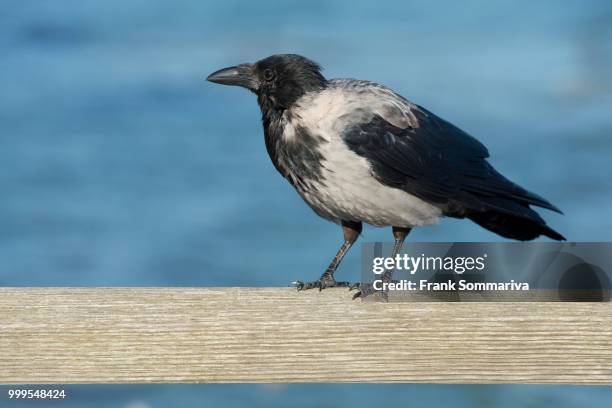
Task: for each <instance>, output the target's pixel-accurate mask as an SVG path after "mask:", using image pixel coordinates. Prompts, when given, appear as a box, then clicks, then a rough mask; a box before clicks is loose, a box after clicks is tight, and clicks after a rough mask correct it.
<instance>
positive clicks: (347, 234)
mask: <svg viewBox="0 0 612 408" xmlns="http://www.w3.org/2000/svg"><path fill="white" fill-rule="evenodd" d="M361 229H362V225H361V222H356V221H342V232H343V234H344V243H343V244H342V246H341V247H340V249H339V250H338V253H336V256H335V257H334V259H333V260H332V261H331V263H330V264H329V266H328V267H327V269H326V270H325V272H323V275H321V277H320V278H319V280H316V281H313V282H306V283H304V282H301V281H296V282H293V285H294V286H295V287H296V288H297V289H298V290H306V289H312V288H319V290H323V289H325V288H331V287H334V286H344V287H348V286H349V285H350V284H349V282H336V280H335V279H334V272H336V269H337V268H338V265H340V262H342V258H344V255H346V253H347V252H348V250H349V249H350V248H351V247H352V246H353V244H354V243H355V241H357V238H358V237H359V234H360V233H361Z"/></svg>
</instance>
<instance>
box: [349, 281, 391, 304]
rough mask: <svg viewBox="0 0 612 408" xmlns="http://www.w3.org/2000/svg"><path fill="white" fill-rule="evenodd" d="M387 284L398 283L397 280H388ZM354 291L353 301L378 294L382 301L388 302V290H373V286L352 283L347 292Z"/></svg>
mask: <svg viewBox="0 0 612 408" xmlns="http://www.w3.org/2000/svg"><path fill="white" fill-rule="evenodd" d="M385 281H387V280H385ZM387 282H392V283H399V281H398V280H390V281H387ZM354 289H357V292H355V293H354V294H353V300H355V299H357V298H362V299H363V298H365V297H366V296H370V295H372V294H375V293H379V294H380V297H381V298H382V300H384V301H385V302H388V301H389V290H376V289H374V286H373V285H372V284H371V283H367V284H363V283H359V282H358V283H353V284H352V285H351V286H349V291H353V290H354Z"/></svg>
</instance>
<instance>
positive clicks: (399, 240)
mask: <svg viewBox="0 0 612 408" xmlns="http://www.w3.org/2000/svg"><path fill="white" fill-rule="evenodd" d="M409 233H410V228H404V227H393V238H394V239H395V244H393V252H392V253H391V258H394V259H395V257H396V256H397V255H398V254H399V253H400V251H401V250H402V246H403V245H404V240H406V236H407V235H408V234H409ZM393 272H395V269H392V270H388V271H385V273H383V276H382V280H383V282H391V279H392V278H393Z"/></svg>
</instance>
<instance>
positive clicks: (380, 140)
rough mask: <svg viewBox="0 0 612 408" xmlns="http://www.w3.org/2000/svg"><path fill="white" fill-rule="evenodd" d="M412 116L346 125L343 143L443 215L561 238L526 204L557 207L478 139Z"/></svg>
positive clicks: (517, 233)
mask: <svg viewBox="0 0 612 408" xmlns="http://www.w3.org/2000/svg"><path fill="white" fill-rule="evenodd" d="M411 114H412V116H414V118H415V121H414V126H412V127H410V126H409V127H406V128H398V127H396V126H394V125H392V124H391V123H389V122H388V121H387V120H385V119H384V118H383V117H381V116H378V115H376V116H374V117H373V118H372V120H371V121H370V122H368V123H359V124H355V125H352V126H349V127H348V128H347V129H346V131H345V132H344V133H343V139H344V142H345V143H346V144H347V146H348V147H349V148H350V149H351V150H352V151H354V152H355V153H357V154H358V155H360V156H362V157H365V158H366V159H368V161H369V162H370V163H371V165H372V170H373V173H374V176H375V177H376V178H377V179H378V180H379V181H380V182H381V183H383V184H385V185H388V186H391V187H395V188H399V189H402V190H404V191H406V192H408V193H410V194H413V195H415V196H417V197H419V198H421V199H423V200H425V201H427V202H430V203H432V204H435V205H437V206H439V207H440V208H441V209H442V210H443V211H444V214H445V215H448V216H451V217H457V218H464V217H469V218H470V219H472V220H473V221H475V222H477V223H478V224H480V225H481V226H483V227H485V228H487V229H490V230H492V231H494V232H496V233H498V234H500V235H502V236H506V237H509V238H514V239H521V240H525V239H533V238H535V237H537V236H539V235H540V234H544V235H547V236H550V237H551V238H554V239H563V237H562V236H561V235H560V234H558V233H557V232H555V231H553V230H552V229H550V228H549V227H547V226H546V223H545V222H544V220H543V219H542V218H541V217H540V216H539V215H538V214H537V213H536V212H535V211H533V210H532V209H531V208H529V205H535V206H538V207H543V208H547V209H550V210H553V211H557V212H561V211H559V209H558V208H557V207H555V206H554V205H552V204H551V203H550V202H548V201H547V200H545V199H544V198H542V197H540V196H538V195H537V194H534V193H531V192H529V191H527V190H525V189H524V188H522V187H520V186H518V185H516V184H514V183H512V182H511V181H510V180H508V179H507V178H505V177H504V176H502V175H501V174H500V173H499V172H497V171H496V170H495V169H494V168H493V166H491V165H490V164H489V163H488V162H487V160H486V158H487V157H489V153H488V151H487V149H486V147H484V146H483V145H482V143H480V142H479V141H478V140H476V139H475V138H473V137H472V136H470V135H468V134H467V133H465V132H464V131H462V130H461V129H459V128H457V127H456V126H454V125H452V124H451V123H449V122H447V121H445V120H443V119H441V118H439V117H437V116H436V115H434V114H433V113H431V112H429V111H427V110H426V109H424V108H422V107H420V106H416V105H415V106H414V107H413V108H412V109H411Z"/></svg>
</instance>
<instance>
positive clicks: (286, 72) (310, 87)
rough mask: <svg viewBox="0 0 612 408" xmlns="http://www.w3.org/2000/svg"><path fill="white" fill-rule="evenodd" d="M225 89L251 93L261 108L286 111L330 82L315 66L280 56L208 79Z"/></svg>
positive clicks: (290, 55)
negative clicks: (240, 87)
mask: <svg viewBox="0 0 612 408" xmlns="http://www.w3.org/2000/svg"><path fill="white" fill-rule="evenodd" d="M206 79H207V80H209V81H211V82H216V83H218V84H223V85H236V86H242V87H244V88H247V89H250V90H251V91H253V92H255V93H256V94H257V96H258V100H259V103H260V104H264V103H265V104H270V105H272V107H273V108H275V109H278V110H284V109H287V108H289V107H290V106H291V104H293V102H295V101H296V100H297V99H298V98H300V97H301V96H302V95H304V94H305V93H307V92H311V91H318V90H321V89H323V88H325V86H326V84H327V80H326V79H325V77H323V75H322V74H321V67H320V66H319V65H318V64H316V63H315V62H313V61H311V60H309V59H307V58H304V57H302V56H300V55H295V54H278V55H272V56H271V57H268V58H264V59H262V60H260V61H257V62H256V63H255V64H241V65H237V66H234V67H229V68H224V69H221V70H219V71H216V72H213V73H212V74H210V75H209V76H208V78H206Z"/></svg>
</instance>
